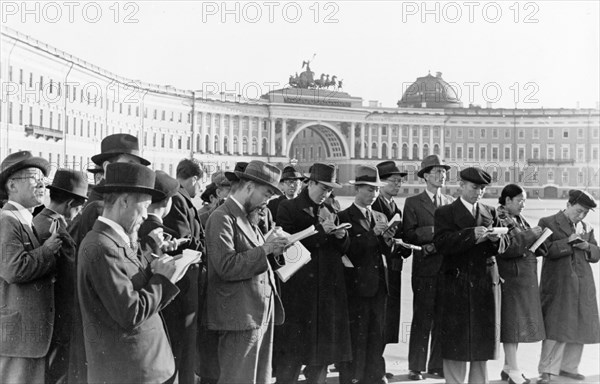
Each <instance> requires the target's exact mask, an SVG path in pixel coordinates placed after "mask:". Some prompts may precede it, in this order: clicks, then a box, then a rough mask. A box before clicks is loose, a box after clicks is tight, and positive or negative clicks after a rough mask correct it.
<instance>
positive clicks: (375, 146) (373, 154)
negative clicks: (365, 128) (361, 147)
mask: <svg viewBox="0 0 600 384" xmlns="http://www.w3.org/2000/svg"><path fill="white" fill-rule="evenodd" d="M371 149H372V151H371V157H372V158H373V157H377V143H373V144H372V145H371Z"/></svg>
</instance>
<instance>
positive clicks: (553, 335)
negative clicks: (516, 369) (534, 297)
mask: <svg viewBox="0 0 600 384" xmlns="http://www.w3.org/2000/svg"><path fill="white" fill-rule="evenodd" d="M594 208H596V202H595V201H594V198H593V197H592V196H591V195H590V194H589V193H587V192H585V191H581V190H576V189H574V190H571V191H569V201H568V202H567V207H566V209H564V210H562V211H560V212H558V213H556V214H555V215H552V216H548V217H544V218H542V219H540V222H539V224H538V225H539V226H540V227H542V228H550V229H551V230H552V235H550V237H549V238H548V239H547V240H546V245H547V246H548V253H547V254H546V255H545V258H544V264H543V265H542V276H541V280H540V296H541V300H542V314H543V316H544V325H545V328H546V340H544V341H543V344H542V354H541V357H540V364H539V367H538V369H539V372H540V374H541V377H540V379H539V380H538V383H540V384H548V383H549V382H550V381H551V376H552V375H560V376H564V377H568V378H571V379H574V380H585V377H584V376H583V375H582V374H580V373H579V363H580V361H581V355H582V354H583V345H584V344H597V343H599V342H600V320H599V319H598V301H597V299H596V284H595V283H594V274H593V272H592V268H591V266H590V263H597V262H598V261H599V260H600V248H598V244H597V242H596V238H595V236H594V229H593V228H592V226H591V225H589V224H588V223H586V222H584V221H583V219H584V218H585V217H586V215H587V214H588V212H589V211H590V210H593V209H594Z"/></svg>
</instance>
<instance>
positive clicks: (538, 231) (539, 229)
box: [531, 226, 543, 237]
mask: <svg viewBox="0 0 600 384" xmlns="http://www.w3.org/2000/svg"><path fill="white" fill-rule="evenodd" d="M531 231H532V232H533V234H534V235H536V236H537V237H539V236H540V235H541V234H542V231H543V230H542V227H540V226H537V227H533V228H531Z"/></svg>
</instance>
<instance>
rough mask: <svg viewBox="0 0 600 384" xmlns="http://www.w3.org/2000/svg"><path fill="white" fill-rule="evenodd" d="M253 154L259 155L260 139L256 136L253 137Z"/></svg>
mask: <svg viewBox="0 0 600 384" xmlns="http://www.w3.org/2000/svg"><path fill="white" fill-rule="evenodd" d="M252 154H253V155H258V140H257V139H256V137H253V138H252Z"/></svg>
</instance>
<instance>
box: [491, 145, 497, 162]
mask: <svg viewBox="0 0 600 384" xmlns="http://www.w3.org/2000/svg"><path fill="white" fill-rule="evenodd" d="M492 160H498V147H493V148H492Z"/></svg>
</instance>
